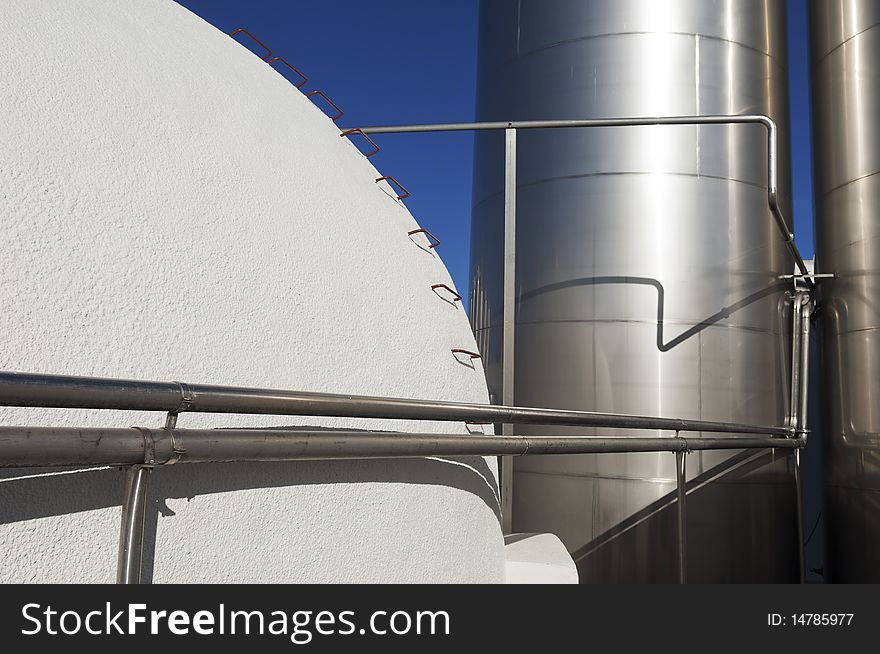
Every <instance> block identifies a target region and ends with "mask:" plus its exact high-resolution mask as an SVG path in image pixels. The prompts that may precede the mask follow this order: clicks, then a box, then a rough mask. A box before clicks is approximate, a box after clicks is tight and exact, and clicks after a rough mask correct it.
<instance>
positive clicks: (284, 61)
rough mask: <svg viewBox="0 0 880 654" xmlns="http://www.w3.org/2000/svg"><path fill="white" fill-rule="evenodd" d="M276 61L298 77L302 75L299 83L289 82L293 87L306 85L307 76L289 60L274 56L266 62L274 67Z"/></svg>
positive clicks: (299, 87)
mask: <svg viewBox="0 0 880 654" xmlns="http://www.w3.org/2000/svg"><path fill="white" fill-rule="evenodd" d="M269 54H271V53H269ZM277 61H280V62H281V63H282V64H284V65H285V66H287V67H288V68H290V70H292V71H293V72H294V73H296V74H297V75H299V76H300V77H302V82H300V83H299V84H293V82H291V84H293V86H294V87H295V88H298V89H301V88H302V87H303V86H305V85H306V82H308V81H309V78H308V77H306V76H305V75H303V74H302V73H301V72H300V71H298V70H297V69H296V68H294V67H293V66H292V65H291V64H290V62H288V61H287V60H286V59H284V57H275V58H273V59H269V60H268V61H267V62H266V63H267V64H269V65H270V66H272V68H274V67H275V66H274V64H275V62H277ZM331 104H332V103H331ZM337 109H338V107H337Z"/></svg>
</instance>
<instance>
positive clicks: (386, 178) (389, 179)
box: [376, 175, 410, 200]
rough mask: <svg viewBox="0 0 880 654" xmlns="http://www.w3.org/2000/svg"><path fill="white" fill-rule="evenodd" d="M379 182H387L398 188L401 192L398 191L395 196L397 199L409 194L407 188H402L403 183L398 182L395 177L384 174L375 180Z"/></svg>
mask: <svg viewBox="0 0 880 654" xmlns="http://www.w3.org/2000/svg"><path fill="white" fill-rule="evenodd" d="M379 182H388V183H389V184H393V185H394V186H396V187H397V188H398V189H400V191H401V193H399V194H398V196H397V199H398V200H404V199H406V198H408V197H409V195H410V193H409V191H407V190H406V189H405V188H404V186H403V184H401V183H400V182H398V181H397V180H396V179H394V178H393V177H391V176H390V175H385V176H383V177H379V178H378V179H377V180H376V183H377V184H378V183H379Z"/></svg>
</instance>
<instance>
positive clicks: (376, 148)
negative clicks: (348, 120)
mask: <svg viewBox="0 0 880 654" xmlns="http://www.w3.org/2000/svg"><path fill="white" fill-rule="evenodd" d="M353 134H360V135H361V136H363V137H364V138H365V139H366V140H367V142H368V143H369V144H370V145H371V146H372V147H373V148H374V149H373V150H372V151H371V152H369V153H367V152H362V154H363V155H364V156H365V157H366V158H367V159H369V158H370V157H372V156H373V155H374V154H376V153H377V152H378V151H379V146H378V145H376V144H375V143H374V142H373V139H371V138H370V137H369V136H367V135H366V134H364V131H363V130H362V129H361V128H359V127H355V128H354V129H347V130H345V131H344V132H342V134H340V135H339V136H341V137H342V138H345V137H346V136H352V135H353Z"/></svg>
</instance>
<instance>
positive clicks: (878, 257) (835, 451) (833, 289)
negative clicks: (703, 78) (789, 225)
mask: <svg viewBox="0 0 880 654" xmlns="http://www.w3.org/2000/svg"><path fill="white" fill-rule="evenodd" d="M811 5H812V6H811V21H810V22H811V43H812V67H813V134H814V138H813V151H814V176H815V181H814V188H815V199H816V205H815V206H816V268H817V271H818V272H822V273H835V274H836V275H837V277H836V278H834V279H833V280H823V281H822V282H821V286H820V287H821V292H820V309H819V316H820V324H821V329H822V346H823V349H822V359H823V370H824V388H823V396H824V409H825V411H824V414H825V419H826V424H825V429H824V434H823V435H824V437H825V438H824V444H825V446H826V447H825V452H824V454H825V483H826V495H825V511H826V515H825V520H826V526H827V530H826V536H825V539H826V540H825V542H826V549H827V553H826V570H827V573H826V579H828V580H831V581H838V582H873V583H877V582H878V581H880V1H878V0H822V1H821V2H813V3H811Z"/></svg>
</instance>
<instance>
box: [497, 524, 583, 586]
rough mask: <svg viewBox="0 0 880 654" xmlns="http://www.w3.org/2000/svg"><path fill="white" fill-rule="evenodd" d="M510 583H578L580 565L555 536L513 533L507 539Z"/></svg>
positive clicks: (505, 550)
mask: <svg viewBox="0 0 880 654" xmlns="http://www.w3.org/2000/svg"><path fill="white" fill-rule="evenodd" d="M504 542H505V547H504V554H505V557H506V559H507V563H506V565H505V568H506V582H507V583H508V584H576V583H578V571H577V566H576V565H575V564H574V560H573V559H572V558H571V554H569V553H568V550H567V549H566V548H565V545H563V544H562V541H561V540H559V537H558V536H554V535H553V534H510V535H509V536H505V537H504Z"/></svg>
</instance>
